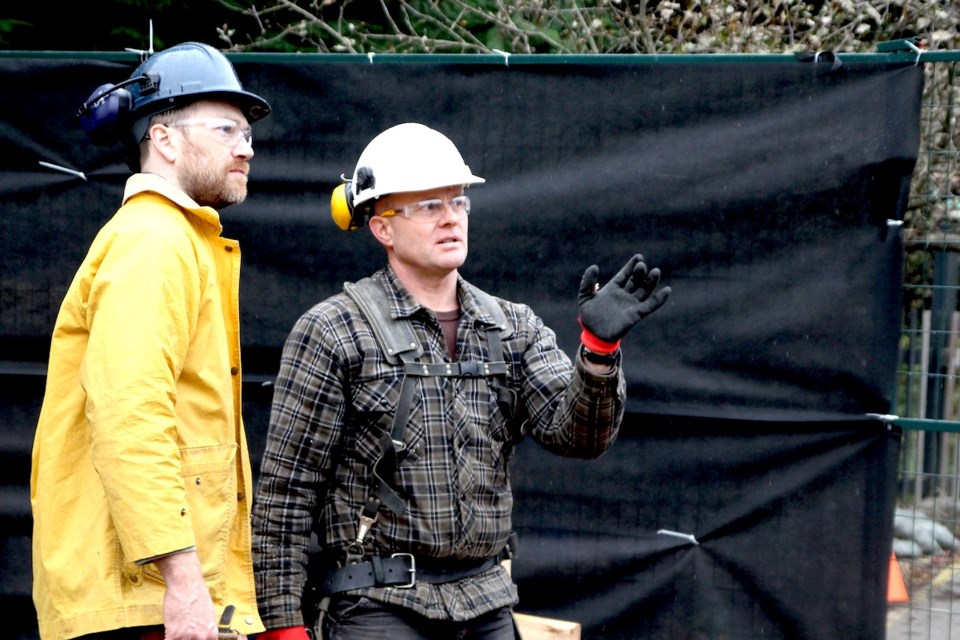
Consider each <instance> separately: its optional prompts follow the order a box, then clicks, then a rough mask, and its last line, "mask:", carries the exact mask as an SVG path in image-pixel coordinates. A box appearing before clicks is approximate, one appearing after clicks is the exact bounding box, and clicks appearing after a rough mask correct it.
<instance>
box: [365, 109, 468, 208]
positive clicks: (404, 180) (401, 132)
mask: <svg viewBox="0 0 960 640" xmlns="http://www.w3.org/2000/svg"><path fill="white" fill-rule="evenodd" d="M482 182H484V179H483V178H481V177H479V176H475V175H473V173H472V172H471V171H470V167H468V166H467V165H466V164H465V163H464V161H463V156H461V155H460V152H459V151H458V150H457V147H456V146H455V145H454V144H453V142H452V141H451V140H450V138H448V137H447V136H445V135H443V134H442V133H440V132H439V131H435V130H433V129H431V128H430V127H427V126H424V125H422V124H419V123H416V122H405V123H403V124H398V125H396V126H394V127H390V128H389V129H387V130H385V131H383V132H382V133H381V134H379V135H378V136H377V137H376V138H374V139H373V140H371V141H370V144H368V145H367V148H366V149H364V150H363V153H361V154H360V159H359V160H358V161H357V168H356V169H355V170H354V172H353V202H352V203H351V204H353V206H354V207H356V206H357V205H361V204H363V203H364V202H369V201H372V200H376V199H377V198H380V197H383V196H385V195H387V194H390V193H404V192H409V191H427V190H428V189H437V188H439V187H450V186H453V185H470V184H480V183H482Z"/></svg>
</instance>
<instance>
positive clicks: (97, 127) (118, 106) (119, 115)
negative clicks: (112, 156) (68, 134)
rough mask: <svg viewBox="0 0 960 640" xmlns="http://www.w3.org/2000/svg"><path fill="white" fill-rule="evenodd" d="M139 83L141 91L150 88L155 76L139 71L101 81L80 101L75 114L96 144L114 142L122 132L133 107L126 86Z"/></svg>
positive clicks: (153, 85)
mask: <svg viewBox="0 0 960 640" xmlns="http://www.w3.org/2000/svg"><path fill="white" fill-rule="evenodd" d="M134 83H139V84H141V85H144V88H143V89H142V91H147V90H149V89H153V88H154V87H155V85H156V78H151V77H149V76H147V75H139V76H136V77H134V78H128V79H127V80H124V81H123V82H119V83H117V84H102V85H100V86H99V87H97V88H96V89H95V90H94V92H93V93H91V94H90V97H89V98H87V99H86V101H85V102H84V103H83V104H82V105H80V108H79V109H78V110H77V117H78V118H80V126H81V127H83V130H84V131H86V132H87V135H88V136H90V139H91V140H93V141H94V142H95V143H96V144H102V145H108V144H113V143H115V142H117V141H118V140H119V139H120V138H121V136H122V134H123V133H124V131H123V127H125V126H126V125H127V124H129V123H127V122H126V119H127V115H128V114H129V113H130V111H132V110H133V96H131V95H130V92H129V91H127V89H126V88H125V87H127V86H128V85H131V84H134Z"/></svg>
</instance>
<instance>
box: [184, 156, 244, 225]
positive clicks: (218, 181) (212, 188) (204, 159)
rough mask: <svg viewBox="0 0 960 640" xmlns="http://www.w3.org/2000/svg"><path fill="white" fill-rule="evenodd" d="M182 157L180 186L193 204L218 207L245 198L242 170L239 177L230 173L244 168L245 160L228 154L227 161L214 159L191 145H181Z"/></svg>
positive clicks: (220, 207)
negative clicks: (183, 146)
mask: <svg viewBox="0 0 960 640" xmlns="http://www.w3.org/2000/svg"><path fill="white" fill-rule="evenodd" d="M183 160H184V162H183V164H182V165H181V166H180V168H179V169H178V173H179V175H178V179H179V182H180V186H181V187H182V188H183V191H184V192H185V193H186V194H187V195H188V196H190V197H191V198H193V200H194V201H195V202H196V203H197V204H199V205H202V206H205V207H213V208H214V209H222V208H224V207H227V206H229V205H231V204H240V203H241V202H243V201H244V200H246V198H247V177H246V171H244V175H242V176H241V175H239V174H237V173H233V172H232V170H233V169H244V170H246V167H247V163H246V161H244V160H239V159H236V158H232V157H231V159H230V161H229V162H217V161H216V160H214V159H213V158H212V157H210V156H209V155H207V154H203V153H201V152H200V151H199V150H198V149H197V148H196V147H195V146H194V145H192V144H190V145H187V147H186V148H185V152H184V156H183Z"/></svg>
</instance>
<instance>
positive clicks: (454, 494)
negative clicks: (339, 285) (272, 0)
mask: <svg viewBox="0 0 960 640" xmlns="http://www.w3.org/2000/svg"><path fill="white" fill-rule="evenodd" d="M483 181H484V180H483V178H480V177H478V176H475V175H473V174H472V173H471V171H470V168H469V167H468V166H467V165H466V164H464V162H463V158H462V157H461V155H460V152H459V151H458V150H457V149H456V147H455V146H454V144H453V143H452V142H451V141H450V140H449V139H448V138H447V137H446V136H444V135H443V134H441V133H439V132H437V131H435V130H433V129H430V128H428V127H425V126H424V125H421V124H417V123H404V124H400V125H397V126H395V127H391V128H390V129H387V130H386V131H384V132H383V133H381V134H380V135H378V136H377V137H376V138H374V139H373V140H372V141H371V142H370V143H369V145H368V146H367V147H366V149H365V150H364V151H363V153H362V154H361V156H360V159H359V161H358V163H357V167H356V170H355V171H354V174H353V177H352V179H351V180H349V181H347V182H346V183H345V184H344V185H341V187H340V188H339V189H338V191H337V192H335V194H334V198H333V201H332V209H333V216H334V220H335V221H336V222H337V224H338V226H340V227H341V228H343V229H356V228H359V227H360V226H363V225H364V224H366V225H367V227H368V228H369V230H370V232H371V233H372V234H373V236H374V237H375V238H376V239H377V241H378V242H380V244H381V245H382V246H383V247H384V249H385V251H386V255H387V266H386V268H384V269H382V270H380V271H378V272H377V273H375V274H374V275H372V276H371V277H369V278H365V279H363V280H361V281H359V282H357V283H355V284H350V283H348V284H347V285H345V290H344V292H342V293H339V294H337V295H334V296H332V297H330V298H328V299H327V300H325V301H323V302H321V303H319V304H317V305H316V306H314V307H313V308H312V309H310V310H309V311H307V312H306V313H305V314H304V315H303V316H301V318H300V319H299V320H298V321H297V323H296V325H295V326H294V327H293V330H292V331H291V332H290V335H289V337H288V338H287V341H286V344H285V346H284V349H283V355H282V358H281V363H280V371H279V375H278V378H277V383H276V391H275V396H274V401H273V408H272V413H271V420H270V430H269V434H268V439H267V447H266V451H265V453H264V456H263V461H262V467H261V478H260V483H259V487H258V492H257V495H256V499H255V501H254V561H255V573H256V579H257V595H258V607H259V610H260V614H261V617H262V619H263V622H264V624H265V626H266V627H267V629H268V631H267V632H266V633H262V634H260V635H259V636H258V638H260V639H261V640H287V639H291V638H293V639H298V640H302V639H305V638H307V637H308V631H307V627H308V625H309V626H310V627H311V631H312V632H313V633H316V634H317V635H318V636H320V635H322V637H324V638H327V639H328V640H350V639H356V640H374V639H377V638H384V639H386V638H389V639H390V640H413V639H419V638H436V639H441V638H442V639H447V638H478V639H485V640H493V639H495V640H501V639H502V640H513V638H514V637H515V631H514V625H513V620H512V610H513V607H514V605H516V604H517V590H516V586H515V585H514V583H513V581H512V580H511V578H510V575H509V573H508V571H507V570H506V569H505V568H504V567H503V566H502V565H501V563H500V560H502V559H503V558H504V557H506V553H507V547H508V540H509V537H510V534H511V511H512V508H513V497H512V493H511V489H510V479H509V474H508V463H509V460H510V458H511V455H512V453H513V449H514V446H515V445H516V444H517V442H519V440H520V438H521V437H522V436H527V437H531V438H534V439H535V440H537V441H538V442H539V443H541V444H542V445H543V446H544V447H545V448H547V449H548V450H550V451H552V452H554V453H556V454H559V455H562V456H569V457H576V458H584V459H589V458H596V457H598V456H600V455H601V454H603V453H604V452H605V451H606V450H607V449H608V448H609V447H610V446H611V445H612V444H613V442H614V440H615V439H616V436H617V432H618V429H619V426H620V422H621V419H622V417H623V410H624V400H625V395H626V391H625V388H626V387H625V383H624V379H623V375H622V372H621V368H620V350H619V345H620V339H621V338H622V337H623V336H624V335H625V334H626V333H627V331H629V330H630V328H631V327H633V325H634V324H636V323H637V322H638V321H639V320H640V319H642V318H643V317H645V316H647V315H649V314H650V313H652V312H653V311H655V310H656V309H658V308H659V307H660V306H662V305H663V304H664V302H666V300H667V298H668V296H669V295H670V288H669V287H660V288H658V286H659V280H660V272H659V270H658V269H650V270H648V269H647V266H646V265H645V263H644V261H643V258H642V256H640V255H635V256H633V257H632V258H630V260H629V261H628V262H627V264H626V265H625V266H624V267H623V268H622V269H621V270H620V271H619V272H618V273H617V275H616V276H615V277H614V278H613V279H612V280H611V281H610V282H609V283H607V284H606V285H605V286H603V287H602V288H601V287H600V285H599V282H598V276H599V270H598V269H597V267H596V266H591V267H589V268H588V269H587V270H586V272H585V273H584V276H583V280H582V282H581V286H580V293H579V301H580V309H579V312H580V322H581V325H582V327H583V332H582V334H581V339H582V342H583V346H582V347H581V349H580V350H579V352H578V354H577V356H576V358H575V359H574V360H573V361H571V359H570V358H569V357H568V356H567V355H566V354H565V353H564V352H563V351H561V350H560V349H559V348H558V347H557V343H556V336H555V334H554V332H553V331H552V330H551V329H550V328H549V327H546V326H544V324H543V321H542V320H541V319H540V318H539V317H538V316H537V315H536V314H535V313H534V312H533V311H532V310H531V309H530V308H529V307H528V306H526V305H523V304H517V303H513V302H509V301H506V300H502V299H499V298H494V297H493V296H490V295H489V294H486V293H485V292H483V291H481V290H479V289H477V288H475V287H473V286H472V285H470V284H469V283H468V282H466V281H465V280H464V279H463V278H462V277H461V276H460V275H459V273H458V271H457V270H458V268H459V267H460V266H461V265H462V264H463V263H464V261H465V260H466V256H467V226H468V225H467V223H468V220H469V213H470V200H469V197H468V196H467V195H466V194H465V193H464V190H465V188H466V187H467V186H469V185H473V184H479V183H482V182H483ZM312 533H315V534H316V540H317V542H318V543H319V544H318V546H319V551H318V552H316V553H310V551H311V548H310V547H311V534H312ZM308 559H309V563H308ZM308 564H309V574H310V576H311V580H310V584H309V585H308V586H307V585H306V582H307V576H308ZM305 586H306V590H305ZM310 594H316V596H317V598H316V601H314V599H313V598H311V597H310ZM318 603H319V604H318ZM315 620H316V622H314V621H315Z"/></svg>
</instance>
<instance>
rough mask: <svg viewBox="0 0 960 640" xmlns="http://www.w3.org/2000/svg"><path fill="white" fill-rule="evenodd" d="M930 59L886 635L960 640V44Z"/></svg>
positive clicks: (913, 223)
mask: <svg viewBox="0 0 960 640" xmlns="http://www.w3.org/2000/svg"><path fill="white" fill-rule="evenodd" d="M921 64H925V65H926V70H925V71H926V85H925V89H924V97H923V106H922V110H921V118H922V121H921V142H920V145H921V147H920V155H919V159H918V163H917V167H916V171H915V173H914V177H913V182H912V187H911V194H910V203H909V206H908V213H907V215H906V217H905V220H904V224H903V228H902V233H903V238H904V242H905V245H906V268H905V271H904V287H903V330H902V334H901V341H900V353H901V358H900V366H899V371H898V374H897V386H896V403H895V407H894V411H895V412H896V415H897V418H895V419H894V421H893V422H894V423H895V424H897V425H898V426H900V427H902V428H903V446H902V452H901V459H900V471H899V490H898V496H897V511H896V520H895V526H894V531H895V539H894V547H893V553H894V556H895V559H896V562H891V581H890V596H889V600H890V605H889V615H888V625H887V637H888V639H890V640H901V639H906V638H910V639H915V638H916V639H930V640H951V639H953V640H960V541H958V536H960V513H958V511H960V313H958V311H957V309H958V287H960V125H958V122H957V120H958V115H960V77H958V74H960V66H958V64H960V52H957V51H953V52H940V54H939V57H937V58H936V59H935V60H934V61H932V62H921ZM897 571H899V573H900V575H897V574H896V572H897ZM900 578H902V583H901V582H900ZM901 586H902V589H900V588H899V587H901Z"/></svg>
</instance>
